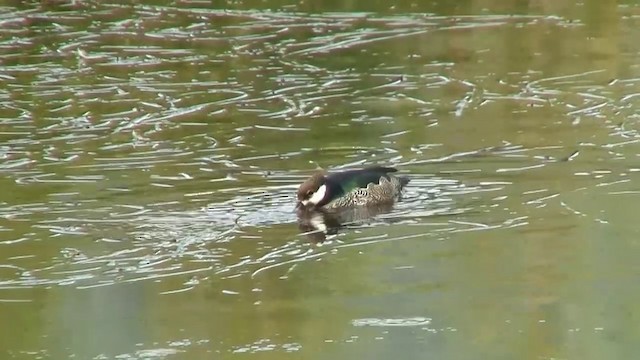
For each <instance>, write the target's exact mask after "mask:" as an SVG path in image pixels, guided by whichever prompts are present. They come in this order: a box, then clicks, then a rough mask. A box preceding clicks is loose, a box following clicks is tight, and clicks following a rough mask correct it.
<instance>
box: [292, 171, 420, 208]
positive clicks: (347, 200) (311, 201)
mask: <svg viewBox="0 0 640 360" xmlns="http://www.w3.org/2000/svg"><path fill="white" fill-rule="evenodd" d="M397 171H398V170H397V169H395V168H392V167H384V166H371V167H366V168H364V169H356V170H346V171H341V172H334V173H326V172H317V173H315V174H313V175H312V176H311V177H309V178H308V179H307V180H306V181H304V182H303V183H302V184H301V185H300V187H299V188H298V193H297V204H296V209H297V210H298V211H302V210H337V209H347V208H354V207H359V206H379V205H384V204H393V203H395V202H396V201H397V200H399V199H400V197H401V196H402V190H403V189H404V187H405V186H406V185H407V184H408V183H409V179H408V178H407V177H404V176H396V175H393V174H392V173H395V172H397Z"/></svg>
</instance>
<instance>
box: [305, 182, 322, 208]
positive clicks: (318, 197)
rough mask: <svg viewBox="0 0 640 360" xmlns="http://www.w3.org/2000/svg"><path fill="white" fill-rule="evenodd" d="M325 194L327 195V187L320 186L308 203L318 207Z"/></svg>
mask: <svg viewBox="0 0 640 360" xmlns="http://www.w3.org/2000/svg"><path fill="white" fill-rule="evenodd" d="M326 194H327V186H326V185H322V186H320V187H319V188H318V190H316V192H314V193H313V195H312V196H311V197H310V198H309V200H308V202H310V203H312V204H313V205H318V203H319V202H320V201H322V199H324V196H325V195H326ZM303 204H304V203H303ZM305 205H306V204H305Z"/></svg>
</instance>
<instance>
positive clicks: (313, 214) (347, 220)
mask: <svg viewBox="0 0 640 360" xmlns="http://www.w3.org/2000/svg"><path fill="white" fill-rule="evenodd" d="M392 208H393V204H382V205H378V206H367V207H355V208H349V209H341V210H331V211H330V210H324V209H313V210H307V209H299V210H298V211H297V215H298V227H299V229H300V232H301V234H303V235H304V236H306V237H307V238H308V239H309V241H311V242H312V243H314V244H319V243H322V242H324V241H326V240H327V236H329V235H335V234H337V233H338V231H339V230H340V229H341V228H343V227H345V226H348V225H353V224H361V223H365V222H367V221H368V220H371V219H372V218H373V217H374V216H376V215H379V214H384V213H388V212H389V211H391V209H392Z"/></svg>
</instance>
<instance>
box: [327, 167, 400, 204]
mask: <svg viewBox="0 0 640 360" xmlns="http://www.w3.org/2000/svg"><path fill="white" fill-rule="evenodd" d="M402 187H403V184H402V182H401V180H400V179H399V178H397V177H396V176H392V175H389V180H387V178H386V177H381V178H380V183H379V184H374V183H370V184H369V185H367V187H366V188H357V189H354V190H353V191H351V192H349V193H347V194H345V195H344V196H341V197H340V198H338V199H336V200H334V201H332V202H330V203H329V204H327V205H325V208H333V209H335V208H341V207H350V206H371V205H380V204H387V203H392V202H394V201H396V200H398V198H399V197H400V195H402Z"/></svg>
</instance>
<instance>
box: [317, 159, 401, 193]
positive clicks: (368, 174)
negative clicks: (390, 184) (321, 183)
mask: <svg viewBox="0 0 640 360" xmlns="http://www.w3.org/2000/svg"><path fill="white" fill-rule="evenodd" d="M396 171H398V170H397V169H394V168H391V167H383V166H375V167H368V168H364V169H360V170H348V171H343V172H339V173H334V174H329V175H327V182H331V183H332V185H333V186H334V188H336V189H338V188H339V190H340V192H341V194H336V195H344V194H346V193H349V192H351V191H353V190H354V189H357V188H366V187H367V185H369V184H378V183H380V178H382V177H385V178H387V179H389V173H393V172H396Z"/></svg>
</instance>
